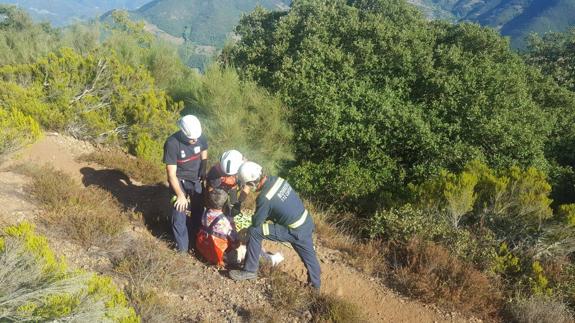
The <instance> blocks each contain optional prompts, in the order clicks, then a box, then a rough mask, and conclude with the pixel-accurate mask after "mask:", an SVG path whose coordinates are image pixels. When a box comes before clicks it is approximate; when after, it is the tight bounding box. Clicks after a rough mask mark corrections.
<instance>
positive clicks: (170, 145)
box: [164, 115, 208, 252]
mask: <svg viewBox="0 0 575 323" xmlns="http://www.w3.org/2000/svg"><path fill="white" fill-rule="evenodd" d="M178 127H179V128H180V131H178V132H176V133H174V134H173V135H171V136H170V137H168V139H167V140H166V142H165V144H164V164H166V172H167V174H168V182H169V183H170V188H171V189H172V191H173V193H174V197H173V198H172V203H173V209H172V230H173V233H174V238H175V240H176V244H177V247H178V251H180V252H187V251H188V248H189V244H190V237H195V236H196V232H197V231H198V230H199V228H200V226H201V221H202V212H203V199H202V187H203V185H202V181H203V180H205V178H206V166H207V165H206V164H207V160H208V143H207V141H206V138H205V136H203V135H202V126H201V124H200V121H199V120H198V118H196V117H195V116H193V115H186V116H184V117H182V118H181V119H180V120H178ZM188 199H189V200H188ZM187 211H190V214H191V216H190V217H188V215H187Z"/></svg>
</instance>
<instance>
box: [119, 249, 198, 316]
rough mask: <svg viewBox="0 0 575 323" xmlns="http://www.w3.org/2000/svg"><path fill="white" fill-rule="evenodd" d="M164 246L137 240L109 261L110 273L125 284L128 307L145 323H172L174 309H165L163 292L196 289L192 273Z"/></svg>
mask: <svg viewBox="0 0 575 323" xmlns="http://www.w3.org/2000/svg"><path fill="white" fill-rule="evenodd" d="M186 258H187V255H179V254H177V253H175V252H174V251H172V250H170V249H169V248H167V247H166V246H165V245H164V243H162V242H160V241H157V240H155V239H152V238H140V239H139V240H138V241H137V242H133V243H131V244H130V245H129V247H128V248H126V249H125V250H124V253H123V254H121V255H119V256H117V257H116V259H115V260H114V261H113V263H114V272H115V274H116V275H117V276H119V277H120V278H122V279H123V280H125V281H126V282H127V284H126V287H125V290H126V294H127V295H128V298H129V300H130V302H131V304H132V305H133V306H134V308H135V309H136V311H137V312H138V314H139V315H140V316H141V317H142V319H143V321H145V322H172V321H174V318H175V316H176V315H177V313H178V309H176V308H173V307H172V306H169V305H168V304H167V302H166V301H165V297H162V296H161V295H162V294H163V293H166V292H175V293H179V292H189V291H190V290H194V289H196V288H197V287H198V286H197V285H196V284H197V283H196V282H194V281H193V279H192V278H193V276H194V275H193V272H194V269H193V268H191V266H190V262H189V261H186V260H187V259H186Z"/></svg>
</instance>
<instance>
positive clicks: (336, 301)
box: [311, 294, 363, 322]
mask: <svg viewBox="0 0 575 323" xmlns="http://www.w3.org/2000/svg"><path fill="white" fill-rule="evenodd" d="M311 313H312V315H313V316H314V318H315V320H316V321H319V322H361V321H363V319H362V316H361V314H360V312H359V309H358V308H357V306H355V305H354V304H351V303H348V302H346V301H344V300H343V299H341V298H338V297H335V296H332V295H326V294H314V295H313V298H312V303H311Z"/></svg>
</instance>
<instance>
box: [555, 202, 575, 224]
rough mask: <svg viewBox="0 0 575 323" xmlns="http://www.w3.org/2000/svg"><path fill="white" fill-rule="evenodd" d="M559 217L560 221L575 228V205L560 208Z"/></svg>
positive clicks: (564, 205) (565, 205)
mask: <svg viewBox="0 0 575 323" xmlns="http://www.w3.org/2000/svg"><path fill="white" fill-rule="evenodd" d="M557 216H558V217H559V219H560V221H561V222H562V223H564V224H566V225H568V226H570V227H574V226H575V204H563V205H561V206H559V210H558V212H557Z"/></svg>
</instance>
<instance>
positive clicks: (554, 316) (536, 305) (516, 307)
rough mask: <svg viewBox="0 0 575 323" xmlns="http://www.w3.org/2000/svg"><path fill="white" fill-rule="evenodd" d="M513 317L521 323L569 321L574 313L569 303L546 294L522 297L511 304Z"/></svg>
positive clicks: (561, 322) (571, 320)
mask: <svg viewBox="0 0 575 323" xmlns="http://www.w3.org/2000/svg"><path fill="white" fill-rule="evenodd" d="M509 312H510V314H511V316H512V317H513V319H514V320H515V321H517V322H521V323H569V322H573V314H572V313H571V312H570V311H569V309H568V308H567V305H565V304H563V303H561V302H560V301H557V300H554V299H552V298H549V297H545V296H532V297H530V298H520V299H517V300H515V301H514V302H512V303H511V304H510V305H509Z"/></svg>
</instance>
